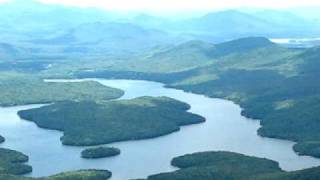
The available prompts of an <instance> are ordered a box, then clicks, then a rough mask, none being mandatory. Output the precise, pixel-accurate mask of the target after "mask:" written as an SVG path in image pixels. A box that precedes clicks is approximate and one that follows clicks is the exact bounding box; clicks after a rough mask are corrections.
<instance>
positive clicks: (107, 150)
mask: <svg viewBox="0 0 320 180" xmlns="http://www.w3.org/2000/svg"><path fill="white" fill-rule="evenodd" d="M119 154H120V149H118V148H114V147H96V148H89V149H85V150H83V151H82V152H81V157H82V158H86V159H96V158H104V157H111V156H117V155H119Z"/></svg>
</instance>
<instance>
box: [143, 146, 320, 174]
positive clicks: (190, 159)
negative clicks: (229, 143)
mask: <svg viewBox="0 0 320 180" xmlns="http://www.w3.org/2000/svg"><path fill="white" fill-rule="evenodd" d="M171 164H172V165H173V166H175V167H178V168H180V169H179V170H177V171H174V172H169V173H161V174H157V175H152V176H149V177H148V178H147V179H148V180H169V179H170V180H189V179H190V180H208V179H218V180H267V179H268V180H283V179H284V180H287V179H291V180H311V179H318V178H319V177H320V174H319V172H320V169H319V168H310V169H306V170H301V171H292V172H284V171H282V170H281V169H280V168H279V166H278V163H276V162H274V161H272V160H268V159H264V158H257V157H252V156H245V155H242V154H238V153H232V152H225V151H218V152H200V153H194V154H188V155H184V156H180V157H176V158H174V159H173V160H172V161H171Z"/></svg>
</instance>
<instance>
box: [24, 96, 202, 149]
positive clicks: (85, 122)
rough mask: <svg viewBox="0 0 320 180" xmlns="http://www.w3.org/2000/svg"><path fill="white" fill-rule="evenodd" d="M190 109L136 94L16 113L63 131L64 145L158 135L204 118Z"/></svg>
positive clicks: (175, 101) (83, 144)
mask: <svg viewBox="0 0 320 180" xmlns="http://www.w3.org/2000/svg"><path fill="white" fill-rule="evenodd" d="M189 108H190V106H189V105H188V104H186V103H183V102H180V101H177V100H174V99H172V98H167V97H139V98H135V99H132V100H117V101H108V102H99V103H97V102H93V101H81V102H71V101H69V102H58V103H55V104H52V105H49V106H44V107H41V108H38V109H30V110H24V111H20V112H18V114H19V116H20V117H21V118H23V119H26V120H29V121H33V122H35V123H36V124H37V125H38V126H39V127H42V128H47V129H55V130H60V131H63V132H64V134H63V137H62V138H61V141H62V143H63V144H65V145H74V146H86V145H99V144H107V143H112V142H118V141H127V140H138V139H147V138H153V137H158V136H162V135H165V134H169V133H172V132H175V131H178V130H179V129H180V126H183V125H188V124H195V123H201V122H204V121H205V119H204V118H203V117H201V116H198V115H195V114H192V113H189V112H187V110H188V109H189Z"/></svg>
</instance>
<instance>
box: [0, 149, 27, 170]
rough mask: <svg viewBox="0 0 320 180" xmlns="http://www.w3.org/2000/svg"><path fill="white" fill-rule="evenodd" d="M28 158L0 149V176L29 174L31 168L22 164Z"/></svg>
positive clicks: (19, 153)
mask: <svg viewBox="0 0 320 180" xmlns="http://www.w3.org/2000/svg"><path fill="white" fill-rule="evenodd" d="M28 160H29V157H28V156H27V155H24V154H22V153H21V152H18V151H14V150H10V149H4V148H0V174H12V175H23V174H27V173H30V172H31V171H32V167H31V166H29V165H27V164H24V163H26V162H28Z"/></svg>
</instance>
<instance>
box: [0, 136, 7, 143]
mask: <svg viewBox="0 0 320 180" xmlns="http://www.w3.org/2000/svg"><path fill="white" fill-rule="evenodd" d="M5 140H6V139H5V138H4V137H3V136H1V135H0V143H3V142H4V141H5Z"/></svg>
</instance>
